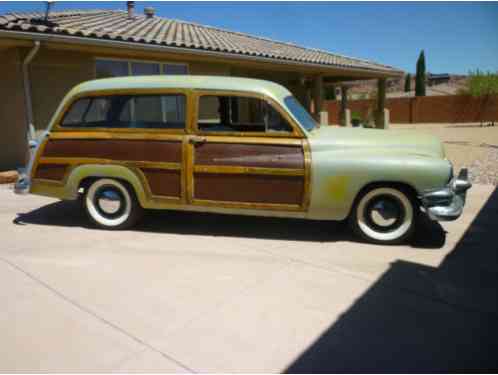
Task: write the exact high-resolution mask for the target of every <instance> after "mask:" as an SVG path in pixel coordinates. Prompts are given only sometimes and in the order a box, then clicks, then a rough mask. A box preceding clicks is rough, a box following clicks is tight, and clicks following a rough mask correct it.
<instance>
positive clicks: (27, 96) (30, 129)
mask: <svg viewBox="0 0 498 375" xmlns="http://www.w3.org/2000/svg"><path fill="white" fill-rule="evenodd" d="M39 49H40V42H39V41H38V40H36V41H35V45H34V46H33V48H31V51H29V53H28V55H27V56H26V58H25V59H24V61H23V62H22V75H23V81H24V100H25V103H26V117H27V126H26V137H27V141H28V144H29V149H30V151H31V148H32V147H33V146H34V145H33V142H32V141H35V138H36V136H35V126H34V124H33V122H34V120H33V102H32V100H31V82H30V80H29V63H30V62H31V60H33V58H34V57H35V55H36V54H37V53H38V50H39Z"/></svg>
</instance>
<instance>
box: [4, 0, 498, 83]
mask: <svg viewBox="0 0 498 375" xmlns="http://www.w3.org/2000/svg"><path fill="white" fill-rule="evenodd" d="M145 6H152V7H154V8H155V9H156V14H157V15H159V16H162V17H166V18H173V19H179V20H184V21H191V22H196V23H200V24H203V25H210V26H215V27H220V28H223V29H228V30H233V31H239V32H244V33H249V34H252V35H257V36H262V37H266V38H271V39H275V40H279V41H284V42H291V43H295V44H298V45H301V46H305V47H313V48H319V49H323V50H326V51H329V52H333V53H338V54H341V55H346V56H352V57H358V58H362V59H367V60H373V61H375V62H379V63H382V64H387V65H392V66H394V67H397V68H400V69H402V70H404V71H406V72H411V73H413V72H414V71H415V64H416V60H417V57H418V55H419V53H420V51H421V50H422V49H423V50H424V51H425V56H426V66H427V70H428V71H429V72H431V73H453V74H467V73H468V72H469V71H470V70H475V69H481V70H484V71H498V2H494V3H483V2H458V3H457V2H403V3H402V2H349V3H347V2H208V1H205V2H153V1H144V2H139V1H137V2H136V12H139V13H143V8H144V7H145ZM44 9H45V2H11V1H2V2H0V13H1V14H3V13H7V12H9V11H30V10H38V11H43V10H44ZM63 9H121V10H125V9H126V2H125V1H116V2H109V1H102V2H89V1H88V2H84V1H75V2H68V1H57V2H55V4H54V5H53V10H54V11H57V10H63Z"/></svg>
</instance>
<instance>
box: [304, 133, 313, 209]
mask: <svg viewBox="0 0 498 375" xmlns="http://www.w3.org/2000/svg"><path fill="white" fill-rule="evenodd" d="M302 144H303V154H304V192H303V203H302V204H303V209H304V210H305V211H308V208H309V205H310V201H311V182H312V180H311V172H312V170H311V165H312V164H311V148H310V144H309V141H308V140H307V139H303V140H302Z"/></svg>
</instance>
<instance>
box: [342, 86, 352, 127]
mask: <svg viewBox="0 0 498 375" xmlns="http://www.w3.org/2000/svg"><path fill="white" fill-rule="evenodd" d="M348 89H349V87H348V86H346V85H342V86H341V112H340V115H339V116H340V122H341V125H342V126H350V124H351V114H350V112H349V109H348Z"/></svg>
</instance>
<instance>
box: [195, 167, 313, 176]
mask: <svg viewBox="0 0 498 375" xmlns="http://www.w3.org/2000/svg"><path fill="white" fill-rule="evenodd" d="M194 173H226V174H256V175H273V176H304V175H305V171H304V170H303V169H293V168H264V167H236V166H221V165H195V166H194Z"/></svg>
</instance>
